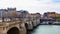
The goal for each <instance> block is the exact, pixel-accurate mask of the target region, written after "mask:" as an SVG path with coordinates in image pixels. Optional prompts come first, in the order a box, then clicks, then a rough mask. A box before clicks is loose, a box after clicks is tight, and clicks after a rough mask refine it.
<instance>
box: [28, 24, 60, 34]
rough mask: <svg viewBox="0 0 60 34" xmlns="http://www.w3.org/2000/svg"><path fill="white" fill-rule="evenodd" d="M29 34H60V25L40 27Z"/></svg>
mask: <svg viewBox="0 0 60 34" xmlns="http://www.w3.org/2000/svg"><path fill="white" fill-rule="evenodd" d="M27 34H60V25H39V26H38V27H36V28H34V30H32V31H28V33H27Z"/></svg>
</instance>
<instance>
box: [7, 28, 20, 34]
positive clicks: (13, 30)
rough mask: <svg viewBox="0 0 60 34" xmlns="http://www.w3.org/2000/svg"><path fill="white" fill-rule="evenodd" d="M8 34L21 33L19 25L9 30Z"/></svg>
mask: <svg viewBox="0 0 60 34" xmlns="http://www.w3.org/2000/svg"><path fill="white" fill-rule="evenodd" d="M7 34H20V31H19V29H18V28H17V27H12V28H10V29H9V30H8V31H7Z"/></svg>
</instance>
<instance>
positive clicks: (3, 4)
mask: <svg viewBox="0 0 60 34" xmlns="http://www.w3.org/2000/svg"><path fill="white" fill-rule="evenodd" d="M8 7H9V8H14V7H16V8H17V10H22V9H23V10H27V11H29V12H30V13H36V12H39V13H41V14H43V13H44V12H48V11H49V12H57V13H60V0H0V9H1V8H8Z"/></svg>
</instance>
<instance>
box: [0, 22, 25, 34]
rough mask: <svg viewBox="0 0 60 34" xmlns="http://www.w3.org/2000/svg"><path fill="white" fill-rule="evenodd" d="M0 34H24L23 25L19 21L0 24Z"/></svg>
mask: <svg viewBox="0 0 60 34" xmlns="http://www.w3.org/2000/svg"><path fill="white" fill-rule="evenodd" d="M0 34H26V29H25V24H24V23H21V22H20V21H15V22H6V23H5V22H3V23H0Z"/></svg>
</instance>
